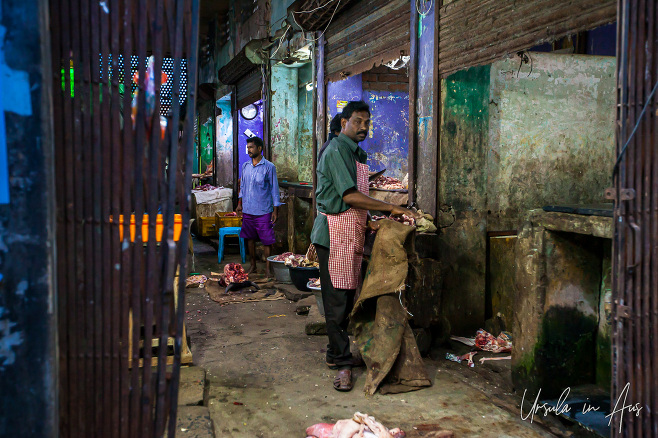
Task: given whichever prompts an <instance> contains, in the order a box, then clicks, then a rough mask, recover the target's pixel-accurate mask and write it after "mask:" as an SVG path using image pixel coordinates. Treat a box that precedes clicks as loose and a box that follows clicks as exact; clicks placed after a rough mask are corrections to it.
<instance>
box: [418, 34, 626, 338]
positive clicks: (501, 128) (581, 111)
mask: <svg viewBox="0 0 658 438" xmlns="http://www.w3.org/2000/svg"><path fill="white" fill-rule="evenodd" d="M421 47H422V44H421ZM530 56H531V58H532V65H523V66H522V68H521V70H520V72H519V60H518V58H517V59H509V60H503V61H498V62H496V63H494V64H492V65H491V66H483V67H475V68H471V69H468V70H465V71H460V72H458V73H455V74H454V75H451V76H449V77H448V78H447V79H446V80H444V81H443V84H442V87H443V91H442V99H443V102H442V107H443V114H442V120H441V181H440V183H441V185H440V187H441V200H442V203H446V204H448V205H451V206H452V207H454V209H455V213H456V221H455V223H454V224H453V225H452V226H450V227H448V228H445V229H444V230H443V232H442V234H441V236H440V239H439V243H440V245H439V254H440V258H441V260H442V261H443V262H445V266H446V272H445V279H444V293H443V300H444V303H445V311H446V314H448V315H452V316H451V317H450V318H451V321H450V322H451V323H452V325H453V332H455V333H461V334H472V331H473V330H475V329H477V328H478V326H479V325H481V324H482V323H483V322H484V316H485V314H484V309H485V288H486V284H485V277H486V266H487V260H486V239H487V232H492V231H507V230H515V229H517V228H518V227H519V225H520V222H521V218H522V215H523V213H524V212H525V211H527V210H528V209H533V208H541V207H543V206H544V205H550V204H576V203H580V204H587V203H590V204H591V203H597V202H602V200H603V199H602V195H603V190H604V189H605V188H606V187H608V186H609V185H610V175H611V169H612V164H613V162H614V159H613V152H614V118H615V65H616V64H615V59H614V58H610V57H595V56H579V55H557V54H550V53H549V54H540V53H531V54H530ZM531 69H532V71H531ZM420 95H421V96H422V95H423V93H422V92H421V93H420ZM424 106H426V105H424ZM420 134H421V138H422V131H421V132H420ZM421 145H422V142H421ZM419 155H420V156H419V170H420V169H421V168H422V164H421V163H422V161H423V158H422V157H423V153H422V152H421V153H419ZM426 172H427V170H424V171H423V173H421V174H419V197H421V193H424V192H425V191H426V190H425V187H423V185H422V181H424V178H429V177H430V176H429V175H427V174H426ZM427 191H431V188H429V189H428V190H427ZM443 219H445V218H442V222H445V221H444V220H443ZM448 223H449V222H448ZM444 225H447V224H445V223H444ZM493 265H494V266H495V265H496V264H493ZM509 269H510V270H512V271H513V270H514V269H515V267H514V266H509ZM508 274H509V273H508ZM497 275H503V276H505V275H507V274H505V273H497Z"/></svg>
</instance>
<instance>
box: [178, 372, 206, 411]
mask: <svg viewBox="0 0 658 438" xmlns="http://www.w3.org/2000/svg"><path fill="white" fill-rule="evenodd" d="M205 388H206V370H204V369H203V368H201V367H194V366H192V367H181V370H180V384H179V386H178V405H179V406H201V405H204V404H205V403H204V400H205Z"/></svg>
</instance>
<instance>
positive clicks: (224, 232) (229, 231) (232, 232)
mask: <svg viewBox="0 0 658 438" xmlns="http://www.w3.org/2000/svg"><path fill="white" fill-rule="evenodd" d="M241 229H242V228H241V227H223V228H220V229H219V249H218V250H217V260H218V261H217V263H221V262H222V259H224V237H226V236H238V239H239V240H240V256H241V257H242V263H247V257H246V255H245V253H244V239H243V238H242V237H240V230H241Z"/></svg>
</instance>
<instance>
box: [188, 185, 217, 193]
mask: <svg viewBox="0 0 658 438" xmlns="http://www.w3.org/2000/svg"><path fill="white" fill-rule="evenodd" d="M216 188H217V187H215V186H213V185H212V184H204V185H202V186H201V187H197V188H196V189H194V190H195V191H198V192H207V191H209V190H215V189H216Z"/></svg>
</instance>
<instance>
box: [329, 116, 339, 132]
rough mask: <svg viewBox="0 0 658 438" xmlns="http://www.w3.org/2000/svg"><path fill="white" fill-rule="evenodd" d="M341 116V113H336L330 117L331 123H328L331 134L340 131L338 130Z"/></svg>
mask: <svg viewBox="0 0 658 438" xmlns="http://www.w3.org/2000/svg"><path fill="white" fill-rule="evenodd" d="M341 117H342V116H341V114H340V113H338V114H336V115H335V116H334V118H333V119H331V123H330V124H329V132H330V133H331V134H333V133H334V132H336V131H338V132H340V130H341V129H342V127H341V126H340V119H341Z"/></svg>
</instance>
